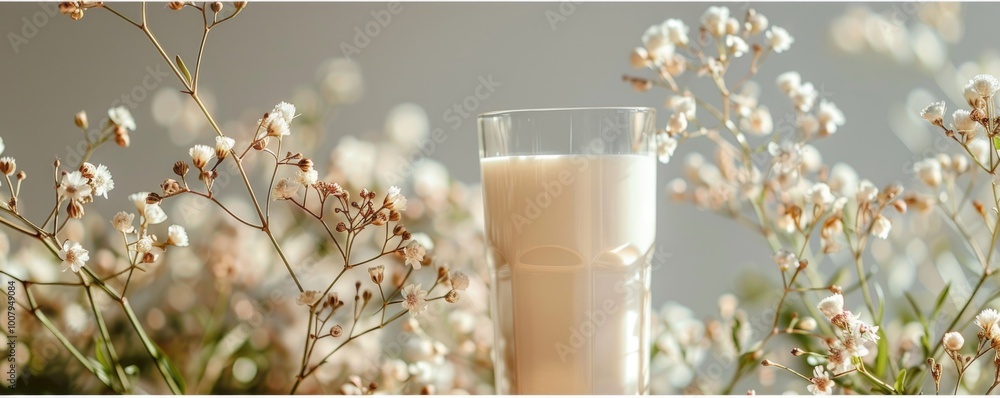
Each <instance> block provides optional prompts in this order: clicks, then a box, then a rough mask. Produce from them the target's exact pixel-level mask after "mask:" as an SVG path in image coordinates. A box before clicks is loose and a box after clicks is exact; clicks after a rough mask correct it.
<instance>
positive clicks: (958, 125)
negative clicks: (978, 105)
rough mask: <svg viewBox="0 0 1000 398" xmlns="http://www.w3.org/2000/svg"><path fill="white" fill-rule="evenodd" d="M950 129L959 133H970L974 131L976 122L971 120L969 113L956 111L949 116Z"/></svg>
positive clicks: (961, 110)
mask: <svg viewBox="0 0 1000 398" xmlns="http://www.w3.org/2000/svg"><path fill="white" fill-rule="evenodd" d="M951 118H952V128H954V129H955V131H958V132H960V133H972V132H975V131H976V121H975V120H972V115H971V113H970V112H969V111H968V110H966V109H959V110H956V111H955V112H954V113H952V114H951Z"/></svg>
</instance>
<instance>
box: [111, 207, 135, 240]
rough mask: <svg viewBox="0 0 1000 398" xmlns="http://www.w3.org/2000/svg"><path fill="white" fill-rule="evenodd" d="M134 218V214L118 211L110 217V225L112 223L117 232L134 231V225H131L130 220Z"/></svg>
mask: <svg viewBox="0 0 1000 398" xmlns="http://www.w3.org/2000/svg"><path fill="white" fill-rule="evenodd" d="M134 219H135V214H132V213H126V212H124V211H120V212H118V214H115V216H114V217H112V218H111V225H113V226H114V227H115V229H117V230H118V231H119V232H123V233H126V234H129V233H132V232H133V231H135V227H133V226H132V220H134Z"/></svg>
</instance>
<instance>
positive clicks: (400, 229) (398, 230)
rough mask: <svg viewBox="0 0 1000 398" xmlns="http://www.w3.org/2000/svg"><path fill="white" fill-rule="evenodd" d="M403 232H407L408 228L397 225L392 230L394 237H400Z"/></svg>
mask: <svg viewBox="0 0 1000 398" xmlns="http://www.w3.org/2000/svg"><path fill="white" fill-rule="evenodd" d="M403 232H406V227H403V226H402V225H396V226H395V227H393V228H392V235H393V236H395V235H400V234H402V233H403Z"/></svg>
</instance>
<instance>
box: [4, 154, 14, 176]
mask: <svg viewBox="0 0 1000 398" xmlns="http://www.w3.org/2000/svg"><path fill="white" fill-rule="evenodd" d="M16 170H17V161H16V160H14V158H12V157H10V156H4V157H2V158H0V173H3V174H6V175H14V172H15V171H16Z"/></svg>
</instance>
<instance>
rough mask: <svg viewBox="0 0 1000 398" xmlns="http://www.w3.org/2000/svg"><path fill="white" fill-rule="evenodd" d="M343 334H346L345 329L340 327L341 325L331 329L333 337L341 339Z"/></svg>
mask: <svg viewBox="0 0 1000 398" xmlns="http://www.w3.org/2000/svg"><path fill="white" fill-rule="evenodd" d="M341 334H344V328H342V327H340V325H335V326H334V327H332V328H330V335H331V336H333V337H340V335H341Z"/></svg>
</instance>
